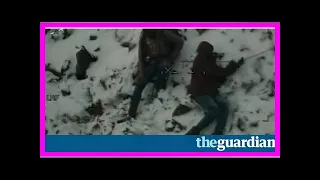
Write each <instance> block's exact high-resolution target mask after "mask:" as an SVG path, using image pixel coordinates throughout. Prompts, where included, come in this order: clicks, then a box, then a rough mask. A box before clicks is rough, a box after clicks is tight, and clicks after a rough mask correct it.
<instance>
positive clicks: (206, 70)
mask: <svg viewBox="0 0 320 180" xmlns="http://www.w3.org/2000/svg"><path fill="white" fill-rule="evenodd" d="M197 53H198V54H197V56H196V57H195V59H194V62H193V67H192V73H193V74H192V78H191V84H190V86H189V88H188V93H189V94H191V96H192V97H193V98H195V97H198V96H203V95H215V94H216V93H218V88H219V87H220V86H221V84H222V83H223V82H224V80H225V78H226V77H227V76H229V75H231V74H233V73H234V72H236V70H237V69H238V68H239V67H240V65H239V64H238V63H236V62H234V61H231V62H230V63H229V64H228V65H227V67H226V68H222V67H219V66H218V65H217V64H216V59H217V57H216V56H214V54H213V46H212V45H211V44H210V43H208V42H206V41H203V42H201V43H200V44H199V46H198V48H197Z"/></svg>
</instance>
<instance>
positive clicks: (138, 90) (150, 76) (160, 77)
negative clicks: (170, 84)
mask: <svg viewBox="0 0 320 180" xmlns="http://www.w3.org/2000/svg"><path fill="white" fill-rule="evenodd" d="M163 72H165V71H164V70H163V69H159V68H158V65H157V64H152V65H149V66H147V67H146V68H145V69H144V77H145V79H142V80H140V81H138V82H137V83H136V85H135V89H134V91H133V94H132V96H131V104H130V108H129V116H130V117H133V118H135V117H136V113H137V109H138V106H139V103H140V100H141V95H142V92H143V90H144V89H145V87H146V86H147V84H148V83H149V82H152V81H153V80H154V78H155V77H156V81H155V82H154V83H155V88H156V90H157V91H159V90H160V89H164V88H165V85H166V79H167V78H168V74H164V73H163Z"/></svg>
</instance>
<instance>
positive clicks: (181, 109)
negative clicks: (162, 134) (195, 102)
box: [172, 104, 192, 117]
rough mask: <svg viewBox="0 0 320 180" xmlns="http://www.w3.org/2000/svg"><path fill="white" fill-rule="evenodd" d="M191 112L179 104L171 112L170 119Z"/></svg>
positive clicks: (189, 108) (188, 108)
mask: <svg viewBox="0 0 320 180" xmlns="http://www.w3.org/2000/svg"><path fill="white" fill-rule="evenodd" d="M191 110H192V108H191V107H189V106H186V105H183V104H179V105H178V107H176V109H175V110H174V111H173V113H172V117H174V116H180V115H183V114H186V113H188V112H190V111H191Z"/></svg>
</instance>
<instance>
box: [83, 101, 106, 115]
mask: <svg viewBox="0 0 320 180" xmlns="http://www.w3.org/2000/svg"><path fill="white" fill-rule="evenodd" d="M86 111H87V112H88V113H89V114H90V115H92V116H101V115H102V114H103V108H102V104H101V100H100V99H99V100H98V101H97V102H96V103H94V104H92V105H91V106H90V107H88V108H87V109H86Z"/></svg>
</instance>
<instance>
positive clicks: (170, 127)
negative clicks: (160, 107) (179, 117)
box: [165, 120, 175, 132]
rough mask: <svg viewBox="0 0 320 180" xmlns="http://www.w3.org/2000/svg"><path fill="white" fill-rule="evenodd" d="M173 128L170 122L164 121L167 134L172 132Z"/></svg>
mask: <svg viewBox="0 0 320 180" xmlns="http://www.w3.org/2000/svg"><path fill="white" fill-rule="evenodd" d="M174 128H175V126H174V124H173V121H172V120H166V121H165V130H166V131H167V132H172V131H173V130H174Z"/></svg>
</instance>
